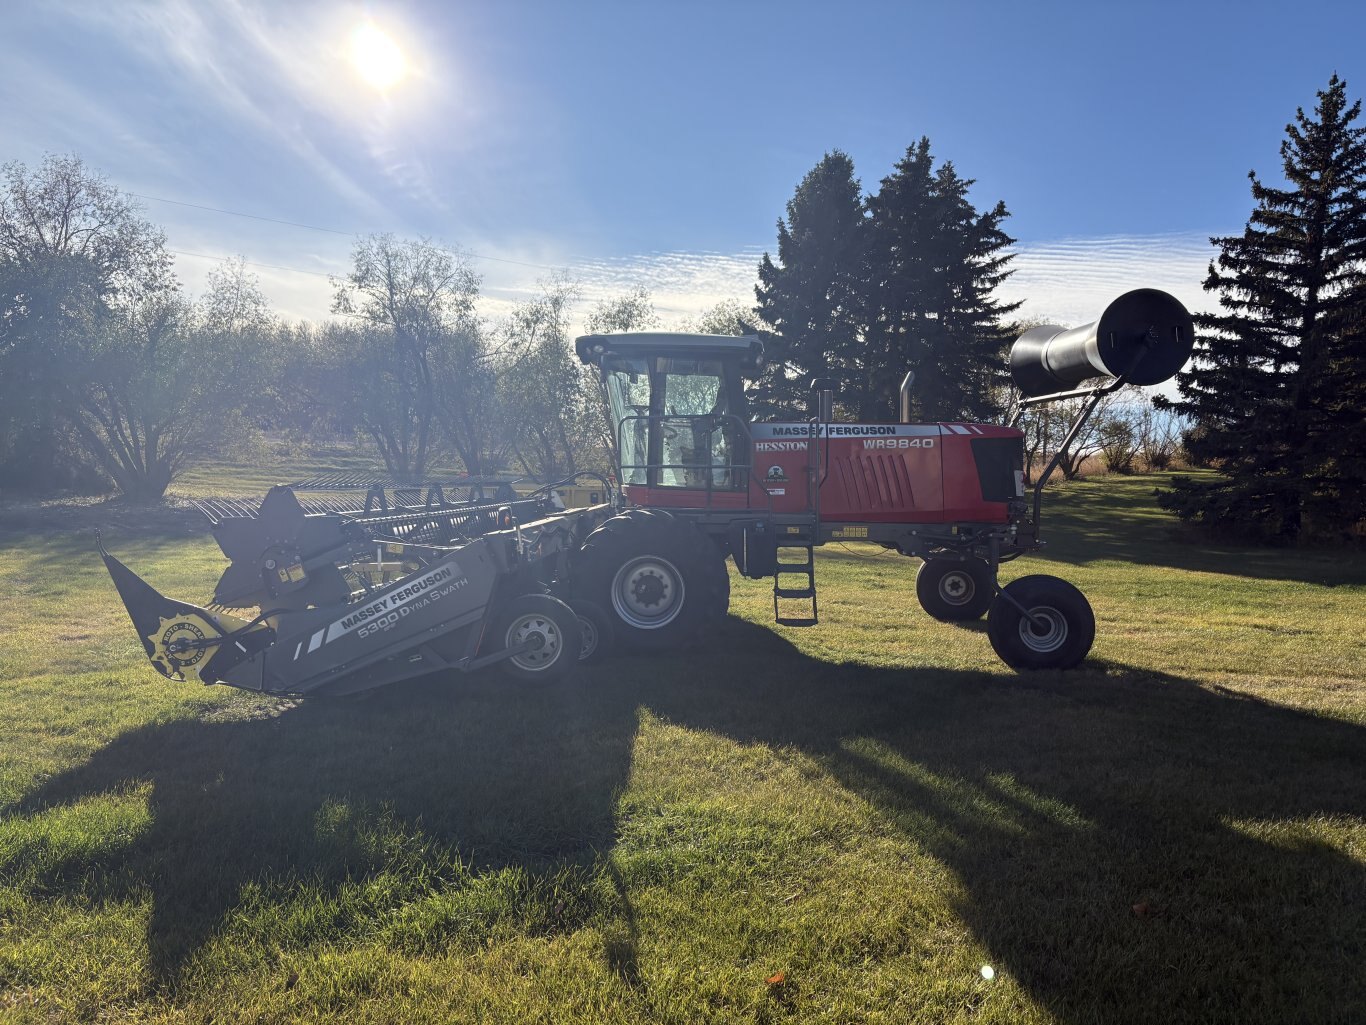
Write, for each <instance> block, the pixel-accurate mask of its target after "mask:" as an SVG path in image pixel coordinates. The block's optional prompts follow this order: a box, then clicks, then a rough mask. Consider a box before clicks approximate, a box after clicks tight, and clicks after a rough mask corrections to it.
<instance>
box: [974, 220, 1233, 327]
mask: <svg viewBox="0 0 1366 1025" xmlns="http://www.w3.org/2000/svg"><path fill="white" fill-rule="evenodd" d="M1212 253H1213V250H1212V249H1211V247H1210V244H1209V239H1208V238H1207V237H1206V236H1204V235H1194V234H1172V235H1117V236H1109V237H1104V238H1068V239H1057V240H1055V241H1050V242H1039V243H1034V244H1030V245H1023V246H1019V247H1017V248H1016V257H1015V261H1014V264H1013V266H1014V267H1015V273H1014V274H1013V275H1012V276H1011V277H1010V279H1009V280H1008V281H1007V283H1006V284H1005V285H1004V286H1003V287H1002V288H1001V296H1002V298H1005V299H1009V300H1011V301H1014V300H1017V299H1023V300H1024V301H1025V304H1024V306H1023V307H1021V309H1020V316H1022V317H1029V318H1042V319H1045V320H1052V321H1057V322H1058V323H1061V324H1078V323H1086V322H1088V321H1092V320H1095V319H1096V318H1097V317H1098V316H1100V313H1101V311H1102V310H1104V309H1105V307H1106V305H1107V304H1108V303H1109V302H1110V301H1111V300H1113V299H1115V298H1117V297H1118V296H1120V295H1122V294H1123V293H1124V292H1127V291H1129V290H1130V289H1134V288H1160V289H1162V290H1163V291H1165V292H1170V293H1171V294H1172V295H1174V296H1176V298H1178V299H1180V300H1181V301H1182V302H1183V303H1184V304H1185V305H1186V307H1187V308H1188V309H1191V310H1199V309H1204V308H1207V307H1208V306H1210V305H1211V304H1210V301H1209V297H1208V296H1207V295H1206V294H1205V292H1204V291H1203V290H1202V289H1201V287H1200V286H1201V282H1202V281H1204V279H1205V271H1206V267H1207V265H1208V264H1209V261H1210V257H1211V255H1212Z"/></svg>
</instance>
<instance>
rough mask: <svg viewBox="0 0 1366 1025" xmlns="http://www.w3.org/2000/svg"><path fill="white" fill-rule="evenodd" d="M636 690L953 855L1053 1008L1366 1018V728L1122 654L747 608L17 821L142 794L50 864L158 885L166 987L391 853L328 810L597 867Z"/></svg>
mask: <svg viewBox="0 0 1366 1025" xmlns="http://www.w3.org/2000/svg"><path fill="white" fill-rule="evenodd" d="M964 641H965V642H968V643H980V641H979V639H977V638H967V637H964ZM642 706H643V707H644V708H646V709H648V710H649V711H650V712H652V713H653V714H655V715H658V716H660V717H662V718H664V719H666V720H669V721H672V722H674V723H677V724H679V725H681V726H684V727H687V728H691V729H696V730H706V731H711V732H713V733H716V734H719V735H723V736H726V737H729V738H732V739H733V740H735V741H737V742H739V743H743V744H765V745H769V746H771V747H773V748H775V749H776V750H777V751H778V753H779V756H780V757H782V756H783V752H784V751H789V750H790V751H792V752H795V753H799V754H801V755H802V756H803V757H811V758H814V759H815V760H816V761H817V762H818V763H819V764H820V765H821V766H823V767H824V769H825V770H826V772H828V773H829V775H830V776H831V777H832V778H833V779H835V780H836V781H838V782H839V783H840V784H841V785H842V786H843V787H845V788H847V789H848V790H849V791H851V792H852V793H854V794H857V795H859V796H860V797H861V798H863V799H864V800H866V801H867V802H868V804H869V805H870V806H871V807H872V808H873V809H874V810H875V812H876V814H877V815H878V817H879V818H880V820H881V821H883V822H885V823H886V824H887V828H889V829H891V830H893V831H896V832H898V833H900V834H901V835H903V836H905V837H906V838H907V839H908V840H909V841H910V842H912V843H913V844H915V845H918V846H919V847H921V848H922V849H923V850H925V851H926V852H928V853H929V854H930V855H932V856H933V857H934V858H935V859H937V860H938V861H940V862H942V863H943V864H945V865H946V866H948V867H949V868H950V869H951V870H952V872H953V873H954V875H955V876H956V878H957V879H959V880H960V881H961V884H962V896H961V898H957V903H956V905H955V910H956V912H957V913H958V915H959V916H961V918H962V920H963V922H964V923H965V924H966V925H967V926H968V927H969V928H970V930H971V931H972V933H973V934H974V936H975V937H976V939H977V940H978V941H979V942H980V943H981V944H982V945H983V946H984V947H986V948H987V950H988V951H990V956H991V958H992V963H993V964H994V965H995V966H996V968H997V970H998V971H1006V972H1009V974H1010V976H1011V977H1012V978H1014V979H1016V980H1018V982H1019V984H1020V985H1021V986H1022V987H1023V988H1024V989H1025V990H1026V991H1027V992H1028V993H1029V994H1030V995H1031V996H1032V997H1033V998H1034V999H1035V1000H1037V1001H1038V1002H1040V1003H1041V1004H1042V1005H1044V1006H1045V1007H1047V1008H1048V1009H1049V1010H1050V1011H1051V1012H1052V1013H1053V1014H1055V1015H1056V1016H1057V1017H1058V1018H1059V1019H1060V1020H1062V1021H1066V1022H1078V1023H1080V1022H1089V1021H1098V1020H1099V1021H1135V1022H1137V1021H1145V1022H1148V1021H1182V1020H1205V1019H1209V1018H1215V1019H1220V1020H1238V1021H1283V1020H1309V1021H1334V1020H1343V1021H1346V1020H1351V1019H1353V1018H1358V1019H1359V1018H1360V1016H1361V1014H1362V1013H1363V1011H1364V1010H1366V974H1364V973H1362V972H1361V971H1360V970H1359V966H1360V961H1361V955H1362V953H1363V943H1366V870H1363V866H1362V864H1361V863H1360V862H1359V861H1357V860H1353V859H1352V857H1349V856H1348V855H1347V854H1346V853H1344V850H1345V849H1348V847H1349V842H1350V838H1348V837H1347V834H1346V830H1347V829H1349V828H1356V829H1357V830H1358V831H1359V828H1360V817H1361V816H1362V815H1363V814H1364V813H1366V774H1363V772H1362V766H1363V765H1366V730H1363V728H1362V727H1360V726H1356V725H1352V724H1349V723H1344V722H1341V721H1337V720H1332V719H1327V718H1323V717H1320V716H1315V715H1310V714H1307V713H1303V712H1298V711H1294V710H1291V709H1286V708H1281V707H1277V706H1274V705H1270V704H1267V703H1264V702H1261V701H1258V700H1256V699H1253V698H1249V697H1247V696H1245V695H1241V694H1237V693H1234V692H1230V691H1220V690H1217V689H1211V688H1207V687H1200V686H1197V685H1196V684H1194V683H1192V682H1190V681H1187V680H1183V679H1180V678H1177V677H1173V676H1168V675H1163V674H1158V673H1151V672H1146V671H1143V670H1140V669H1136V668H1132V667H1127V666H1121V665H1106V664H1094V663H1093V664H1090V665H1089V666H1088V668H1086V669H1083V670H1078V671H1075V672H1072V673H1067V674H1059V673H1041V674H1033V675H1023V676H1014V675H1008V674H988V673H976V672H961V671H947V670H937V669H878V668H872V667H869V666H866V665H859V664H834V663H830V662H824V661H820V660H817V659H813V658H811V657H809V656H807V655H805V654H803V653H801V652H800V651H798V650H797V649H796V648H795V647H793V645H792V644H790V643H789V642H788V641H787V640H785V639H784V638H783V637H782V636H780V635H779V634H778V633H776V632H775V631H774V630H772V629H770V628H767V627H761V626H756V625H754V624H751V623H748V622H744V621H741V620H738V619H735V618H731V619H729V620H727V621H726V623H725V624H724V625H723V626H722V627H721V628H719V630H718V631H716V633H715V635H713V636H711V637H709V638H708V639H707V643H706V644H705V645H700V646H698V647H697V648H696V649H695V650H692V651H689V652H687V653H686V655H685V656H679V657H675V658H673V659H670V660H668V661H665V660H663V659H660V658H653V659H644V658H628V659H622V660H619V661H616V662H613V663H608V664H607V665H606V666H603V667H601V668H599V669H597V670H596V671H595V672H594V673H593V674H591V675H589V674H583V678H581V679H580V680H579V681H578V682H577V683H575V684H574V685H571V686H569V687H567V688H565V689H562V690H540V691H527V690H523V689H520V688H517V687H513V686H510V685H508V684H507V683H506V682H504V681H502V680H499V679H497V678H493V677H489V678H483V679H468V680H462V681H461V682H460V683H459V684H458V685H452V683H451V681H450V680H449V679H448V680H445V681H439V680H434V681H430V682H426V683H423V684H420V685H416V686H402V687H394V688H389V689H387V690H385V691H383V692H380V693H377V694H376V696H375V697H373V698H372V699H370V700H367V701H364V702H326V701H310V702H307V703H305V704H303V705H300V706H298V707H294V708H290V709H287V710H286V711H284V712H283V713H281V714H278V715H275V716H272V717H269V718H262V719H257V720H249V721H228V722H212V721H176V722H171V723H166V724H153V725H149V726H146V727H144V728H142V729H139V730H136V731H133V732H131V733H129V734H126V735H124V736H122V737H120V738H119V739H117V740H115V741H114V742H113V743H111V744H110V745H108V746H107V747H105V748H103V749H102V750H100V751H99V752H97V753H96V754H95V755H94V756H93V757H92V758H91V759H90V760H89V761H88V762H87V763H85V764H83V765H81V766H79V767H77V768H75V769H72V770H71V771H69V772H67V773H65V774H63V775H61V776H59V777H57V778H55V779H53V780H51V781H49V782H47V783H46V784H44V785H43V786H42V787H41V788H39V789H38V790H37V791H36V792H35V793H33V794H31V795H29V796H28V797H27V798H25V799H24V800H23V801H22V803H21V804H20V805H19V806H18V807H17V808H12V809H5V810H4V811H6V812H18V813H21V814H30V813H37V812H40V811H42V810H44V809H47V808H52V807H60V806H62V805H65V804H68V803H72V802H75V801H78V800H80V799H81V798H82V797H83V796H87V795H94V794H103V793H108V792H110V791H116V790H118V789H120V788H121V787H124V786H125V785H127V784H128V783H130V782H136V781H146V782H150V786H151V796H150V799H149V800H150V812H151V822H150V824H149V825H148V827H147V828H146V830H145V831H144V832H143V833H142V834H141V835H139V836H138V837H137V839H136V840H135V841H134V842H133V843H132V844H131V845H130V846H129V847H127V848H126V849H124V850H123V851H121V852H119V853H118V854H116V855H109V856H108V857H107V858H105V859H98V858H97V859H95V860H94V861H93V862H92V861H90V860H89V859H87V860H86V861H83V862H73V863H63V864H61V865H58V866H54V867H51V868H49V869H48V870H46V874H45V877H44V878H43V879H42V880H40V885H42V886H43V887H44V888H46V889H47V890H48V891H49V892H51V891H57V892H61V891H63V890H64V889H66V890H73V891H74V890H78V889H80V888H81V887H83V886H85V885H86V882H88V879H89V877H90V875H91V873H95V874H97V875H99V876H101V877H103V878H106V879H109V880H116V881H117V880H121V882H117V883H115V884H111V885H116V886H117V887H122V889H121V890H119V892H117V893H112V894H110V896H118V895H119V894H120V893H126V892H128V891H130V890H138V889H139V888H140V889H141V890H142V891H144V892H150V895H151V901H152V911H151V918H150V920H149V922H148V925H147V936H148V944H149V961H150V971H151V973H152V976H153V979H152V982H153V987H154V988H155V989H158V990H168V989H169V990H173V989H174V988H175V987H176V986H177V985H178V984H179V982H180V980H181V978H182V976H183V974H184V972H185V971H186V970H187V967H188V965H189V964H190V962H191V959H192V958H193V957H194V956H195V954H196V952H197V951H198V950H200V949H201V948H202V947H203V946H204V945H205V944H206V943H207V942H209V941H210V940H211V939H212V938H213V937H214V935H215V934H216V933H217V932H218V931H219V930H220V929H222V928H223V927H224V923H225V921H227V920H228V919H230V918H231V917H232V916H233V915H234V914H235V913H236V912H237V910H238V909H239V908H240V906H241V905H242V903H243V901H244V900H245V898H244V893H246V892H247V891H248V890H249V889H250V888H251V886H253V885H256V884H259V883H261V882H262V881H265V880H271V879H280V878H285V879H297V880H311V881H313V882H315V883H317V884H318V885H320V886H322V887H323V888H324V890H325V894H324V896H325V897H327V898H328V899H329V900H330V899H332V898H334V897H336V896H337V895H338V894H339V893H341V892H342V890H343V888H344V887H345V885H346V884H347V883H348V882H349V881H354V880H363V879H366V878H369V877H371V876H373V875H374V874H375V873H376V872H379V871H381V870H383V869H384V868H385V866H386V865H389V866H390V867H392V864H391V862H389V861H386V860H385V859H386V858H387V857H389V855H386V854H385V853H384V852H383V851H382V850H380V851H379V852H378V853H377V848H376V846H375V845H374V844H367V843H365V842H362V840H361V839H357V837H358V835H359V834H360V833H363V832H364V831H363V830H360V831H359V832H358V830H356V829H349V830H348V829H347V828H336V822H337V820H338V818H339V816H340V817H341V818H343V819H344V818H345V815H344V814H343V813H342V812H345V811H346V810H348V809H349V810H350V812H349V813H350V814H353V815H354V814H359V813H360V812H365V811H366V810H367V809H368V810H370V811H373V810H375V809H383V812H384V815H386V816H388V821H390V822H391V823H394V824H397V826H398V827H401V829H400V831H401V832H402V833H404V835H406V836H407V837H409V841H407V842H411V843H419V844H428V845H435V846H437V847H440V846H441V845H448V846H449V848H450V849H451V850H452V851H454V852H456V854H457V855H458V858H457V859H456V860H457V862H460V863H464V864H467V865H468V866H470V868H471V870H472V871H473V872H474V873H475V874H476V875H477V874H479V873H484V874H488V873H496V872H498V871H499V870H501V869H505V868H512V869H516V870H517V871H518V873H519V874H520V877H522V878H524V879H525V880H528V882H527V883H526V884H525V885H526V886H528V887H529V888H530V889H532V890H534V889H536V887H537V885H538V884H537V880H553V879H554V878H556V876H557V874H560V873H563V872H564V871H565V869H566V867H567V866H568V867H571V868H572V867H574V866H593V865H598V866H601V864H602V863H603V862H604V860H607V859H606V858H605V856H606V855H607V854H608V852H610V850H611V849H612V847H613V845H614V843H615V842H616V837H617V835H618V831H619V825H620V824H619V823H618V822H617V821H616V810H617V797H618V795H619V793H620V792H621V790H622V789H623V788H624V787H625V785H626V781H627V778H628V774H629V772H630V768H631V757H632V751H633V745H634V742H635V736H636V731H637V723H638V721H639V719H638V716H639V714H640V713H639V709H640V708H641V707H642ZM339 809H341V810H342V811H339ZM1306 820H1308V821H1307V822H1306ZM329 823H331V825H329ZM1315 823H1318V824H1319V825H1320V826H1322V827H1323V828H1322V829H1319V828H1317V827H1316V826H1315ZM343 825H345V823H343ZM1334 829H1337V830H1338V831H1337V833H1334ZM1355 835H1358V836H1359V832H1358V834H1355ZM1325 837H1330V838H1331V837H1336V838H1337V839H1336V840H1335V841H1334V842H1331V843H1330V842H1329V841H1328V840H1327V839H1325ZM362 839H363V838H362ZM383 846H384V845H383V844H381V845H380V847H383ZM429 860H430V859H429ZM424 864H425V863H424ZM450 864H451V863H450V862H449V861H442V860H441V858H439V857H437V858H435V860H431V862H430V864H425V867H424V865H417V866H415V870H416V869H421V870H422V871H436V872H438V873H439V872H440V871H448V870H450ZM433 865H435V868H433V867H432V866H433ZM443 866H444V867H443ZM3 867H4V866H3V865H0V868H3ZM606 872H607V875H608V876H610V879H609V880H607V885H604V886H600V887H587V888H586V889H596V890H599V891H605V892H606V893H607V894H608V898H607V899H608V900H610V901H611V908H610V909H609V910H610V912H611V914H610V915H609V916H608V917H610V918H611V919H612V923H613V924H611V927H610V928H609V933H610V935H607V936H605V947H606V957H607V960H608V967H609V968H611V969H612V970H613V971H614V972H616V973H617V974H618V975H619V976H620V977H621V978H623V979H624V980H625V981H626V982H627V983H628V984H630V985H632V986H640V985H643V983H642V982H641V979H642V975H644V974H646V973H644V972H642V969H641V967H640V965H639V964H638V961H637V937H638V935H639V931H640V929H641V928H643V926H641V925H640V924H638V923H637V922H636V920H635V917H634V915H633V913H632V912H631V907H630V899H629V893H628V890H629V885H628V883H627V881H626V880H623V879H622V878H621V877H620V875H619V874H617V873H615V871H614V869H613V868H612V866H611V865H610V861H609V862H608V865H607V869H606ZM82 880H85V881H86V882H83V881H82ZM423 885H424V886H426V885H427V884H425V883H424V884H423ZM907 885H908V886H913V885H915V880H914V879H913V878H908V879H907ZM81 892H88V889H85V890H81ZM613 894H615V896H613ZM623 909H624V911H623ZM592 913H593V909H592V908H591V907H589V908H580V909H578V910H577V911H575V910H573V909H571V911H569V912H566V913H563V914H562V913H561V912H560V911H559V910H554V911H553V912H547V913H546V914H547V915H548V917H546V916H543V917H542V919H539V920H538V921H537V923H533V924H534V927H535V928H542V929H556V928H562V929H571V928H574V927H576V926H577V924H581V923H582V921H584V920H585V918H586V916H587V915H589V914H592ZM576 915H578V916H579V917H577V918H576V917H575V916H576ZM524 925H525V923H519V926H524ZM328 928H335V925H329V926H328ZM438 935H439V934H438ZM329 936H330V934H329Z"/></svg>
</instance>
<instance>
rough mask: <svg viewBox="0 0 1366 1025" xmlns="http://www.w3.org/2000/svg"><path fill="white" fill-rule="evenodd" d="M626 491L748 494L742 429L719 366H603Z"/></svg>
mask: <svg viewBox="0 0 1366 1025" xmlns="http://www.w3.org/2000/svg"><path fill="white" fill-rule="evenodd" d="M604 369H605V371H606V373H605V383H606V388H607V401H608V405H609V407H610V409H611V413H612V420H613V423H614V427H615V429H616V433H617V442H618V445H619V448H620V455H621V479H622V483H624V484H644V485H648V486H651V487H666V488H708V489H713V490H714V489H717V488H723V489H730V488H736V487H742V486H744V485H743V481H742V480H741V479H740V474H739V473H737V467H736V465H735V464H736V463H737V462H738V461H739V460H738V458H737V453H738V452H740V451H742V449H741V448H740V447H739V441H740V437H739V435H740V434H741V433H742V432H743V426H742V425H741V422H740V420H739V418H738V417H736V416H731V415H728V414H730V413H731V412H732V410H731V408H730V402H729V400H728V397H727V388H726V377H725V374H724V365H723V363H722V362H721V361H720V360H708V359H684V358H676V357H668V356H655V357H650V358H644V357H642V358H622V357H616V358H611V359H609V360H608V361H607V363H606V365H605V367H604Z"/></svg>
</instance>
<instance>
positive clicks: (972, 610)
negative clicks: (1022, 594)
mask: <svg viewBox="0 0 1366 1025" xmlns="http://www.w3.org/2000/svg"><path fill="white" fill-rule="evenodd" d="M915 596H916V597H917V598H919V599H920V607H921V608H922V609H924V610H925V611H926V612H928V613H929V614H930V615H931V616H933V617H934V618H935V619H938V620H941V621H942V622H945V623H962V622H966V621H968V620H973V619H981V618H982V616H983V614H984V613H985V612H986V611H987V609H989V608H990V607H991V601H992V599H993V598H994V597H995V596H996V586H995V582H994V581H993V580H992V578H991V570H990V568H989V567H988V566H987V564H986V563H985V562H983V561H982V560H981V559H967V560H965V561H963V562H958V561H956V560H953V559H927V560H926V561H925V562H923V563H921V564H920V569H919V570H917V571H916V574H915Z"/></svg>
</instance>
